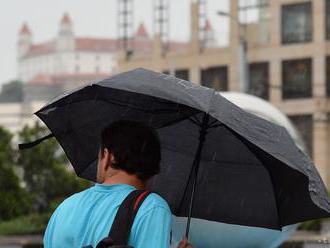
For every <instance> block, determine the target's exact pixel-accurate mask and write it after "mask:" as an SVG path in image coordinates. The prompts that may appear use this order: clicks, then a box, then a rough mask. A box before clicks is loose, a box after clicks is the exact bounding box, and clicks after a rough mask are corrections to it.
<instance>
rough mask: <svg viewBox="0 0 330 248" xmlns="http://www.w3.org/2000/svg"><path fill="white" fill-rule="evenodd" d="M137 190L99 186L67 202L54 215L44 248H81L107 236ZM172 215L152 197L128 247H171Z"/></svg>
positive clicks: (138, 218) (145, 206) (162, 203)
mask: <svg viewBox="0 0 330 248" xmlns="http://www.w3.org/2000/svg"><path fill="white" fill-rule="evenodd" d="M133 190H135V188H134V187H133V186H131V185H127V184H116V185H107V184H96V185H95V186H93V187H91V188H90V189H87V190H85V191H83V192H80V193H77V194H74V195H73V196H71V197H70V198H68V199H66V200H65V201H64V202H63V203H62V204H61V205H60V206H59V207H58V208H57V209H56V211H55V212H54V214H53V216H52V218H51V220H50V221H49V223H48V226H47V230H46V233H45V237H44V245H45V247H50V248H52V247H61V248H66V247H70V248H72V247H82V246H85V245H93V247H96V245H97V243H98V242H99V241H100V240H101V239H103V238H105V237H107V236H108V233H109V230H110V228H111V225H112V223H113V220H114V218H115V215H116V213H117V211H118V208H119V206H120V204H121V203H122V201H123V200H124V199H125V197H126V196H127V195H128V194H129V193H130V192H131V191H133ZM170 229H171V212H170V209H169V207H168V205H167V203H166V202H165V201H164V200H163V199H162V198H161V197H160V196H158V195H156V194H151V195H149V196H148V197H147V198H146V200H145V201H144V202H143V204H142V205H141V208H140V209H139V212H138V213H137V215H136V217H135V221H134V223H133V226H132V230H131V234H130V238H129V245H132V246H134V247H135V248H148V247H157V248H168V247H169V243H170Z"/></svg>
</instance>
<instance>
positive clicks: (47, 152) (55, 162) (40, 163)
mask: <svg viewBox="0 0 330 248" xmlns="http://www.w3.org/2000/svg"><path fill="white" fill-rule="evenodd" d="M48 132H49V131H47V128H46V127H43V126H41V125H40V124H39V123H38V122H36V123H35V125H34V126H32V127H28V126H25V127H24V128H23V130H22V131H21V132H20V133H19V138H20V141H21V142H23V143H25V142H31V141H34V140H35V139H37V138H40V137H42V136H44V135H45V134H46V133H48ZM18 164H19V165H20V166H21V167H22V169H23V180H24V183H25V185H26V189H27V191H28V192H29V193H30V195H31V197H32V200H33V210H34V211H37V212H39V213H40V212H45V211H47V210H53V209H54V207H56V205H57V204H58V203H59V202H60V201H61V200H63V199H64V198H65V197H68V196H69V195H71V194H73V193H75V192H78V191H81V190H83V189H85V188H86V187H88V186H89V183H88V182H87V181H84V180H82V179H78V178H77V177H76V175H75V174H74V173H73V172H72V171H69V169H68V168H69V167H68V161H67V159H66V157H65V155H64V153H63V152H62V150H61V149H60V147H59V145H58V143H57V142H56V140H55V139H49V140H46V141H44V142H42V143H41V144H39V145H37V146H35V147H33V148H31V149H27V150H23V151H20V152H19V155H18ZM54 204H55V206H54Z"/></svg>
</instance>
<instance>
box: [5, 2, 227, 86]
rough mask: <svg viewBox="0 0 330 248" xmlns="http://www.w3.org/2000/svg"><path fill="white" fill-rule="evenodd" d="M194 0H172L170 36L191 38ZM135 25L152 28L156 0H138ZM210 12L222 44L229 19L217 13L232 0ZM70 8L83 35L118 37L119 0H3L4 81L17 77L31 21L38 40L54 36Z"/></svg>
mask: <svg viewBox="0 0 330 248" xmlns="http://www.w3.org/2000/svg"><path fill="white" fill-rule="evenodd" d="M190 1H191V0H170V20H171V21H170V38H171V39H174V40H187V39H188V38H189V35H190V30H189V21H190ZM134 4H135V8H134V21H135V26H138V25H139V23H141V22H144V23H145V25H146V27H147V31H148V32H149V33H151V32H152V0H135V1H134ZM207 9H208V16H209V19H210V21H211V24H212V25H213V27H214V30H215V33H216V36H217V39H218V41H219V43H220V44H226V42H227V34H228V20H227V18H225V17H219V16H217V15H216V11H217V10H223V11H228V9H229V1H228V0H208V5H207ZM64 12H68V13H69V15H70V16H71V18H72V20H73V23H74V31H75V34H76V35H80V36H95V37H116V34H117V27H116V23H117V0H1V7H0V31H1V32H2V34H1V40H0V54H1V56H0V85H1V84H2V83H4V82H7V81H8V80H11V79H15V77H16V41H17V35H18V31H19V29H20V27H21V25H22V23H23V22H27V23H28V25H29V27H30V29H31V30H32V33H33V39H34V41H35V42H43V41H46V40H50V39H52V38H54V36H55V35H56V33H57V31H58V23H59V21H60V19H61V16H62V15H63V13H64Z"/></svg>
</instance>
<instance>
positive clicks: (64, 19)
mask: <svg viewBox="0 0 330 248" xmlns="http://www.w3.org/2000/svg"><path fill="white" fill-rule="evenodd" d="M61 23H62V24H71V18H70V16H69V14H68V13H64V15H63V16H62V20H61Z"/></svg>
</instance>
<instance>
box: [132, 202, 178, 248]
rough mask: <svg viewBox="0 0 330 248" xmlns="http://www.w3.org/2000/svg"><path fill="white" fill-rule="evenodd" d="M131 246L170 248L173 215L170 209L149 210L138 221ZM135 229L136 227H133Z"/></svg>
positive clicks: (138, 247) (160, 207)
mask: <svg viewBox="0 0 330 248" xmlns="http://www.w3.org/2000/svg"><path fill="white" fill-rule="evenodd" d="M136 221H137V223H134V224H136V226H135V228H133V229H132V231H133V230H134V229H135V230H134V233H133V235H132V236H131V242H129V243H131V245H134V248H149V247H150V248H151V247H157V248H169V247H170V232H171V225H172V214H171V212H170V211H169V209H167V208H164V207H162V206H156V207H153V208H152V209H150V210H148V211H147V212H146V213H144V214H143V215H142V216H141V217H139V218H138V219H137V220H136ZM133 227H134V225H133Z"/></svg>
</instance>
